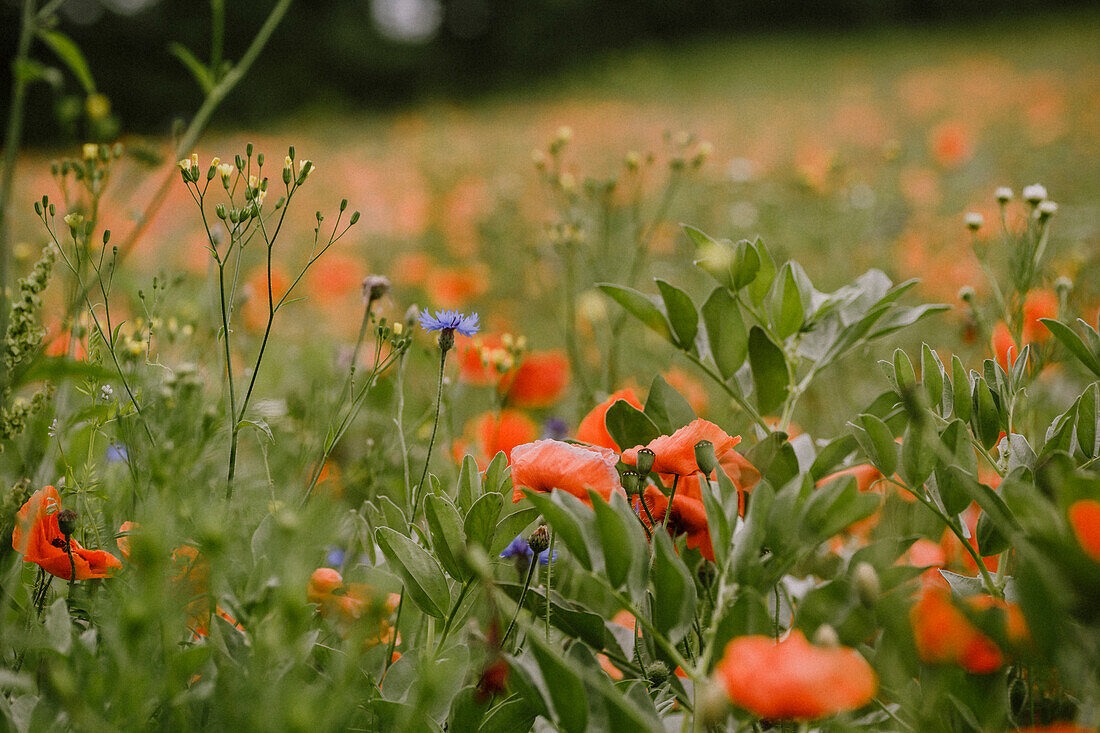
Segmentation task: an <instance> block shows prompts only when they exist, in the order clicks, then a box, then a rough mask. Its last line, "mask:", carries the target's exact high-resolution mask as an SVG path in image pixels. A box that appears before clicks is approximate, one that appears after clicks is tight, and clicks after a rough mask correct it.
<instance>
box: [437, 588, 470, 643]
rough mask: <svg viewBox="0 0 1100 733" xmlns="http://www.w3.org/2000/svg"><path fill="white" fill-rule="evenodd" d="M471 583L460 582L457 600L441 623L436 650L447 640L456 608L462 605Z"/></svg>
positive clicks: (456, 613)
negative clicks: (460, 587)
mask: <svg viewBox="0 0 1100 733" xmlns="http://www.w3.org/2000/svg"><path fill="white" fill-rule="evenodd" d="M472 587H473V584H472V583H470V582H469V581H466V582H465V583H463V584H462V590H460V591H459V592H458V600H457V601H455V605H454V606H453V607H452V608H451V612H450V613H449V614H447V620H446V622H444V624H443V633H441V634H440V635H439V644H438V645H436V650H437V651H438V650H440V649H442V648H443V644H444V643H445V642H446V641H447V636H448V635H449V634H450V633H451V625H452V624H453V623H454V620H455V617H456V616H457V615H458V608H459V606H461V605H462V602H463V601H464V600H466V594H467V593H468V592H469V590H470V588H472Z"/></svg>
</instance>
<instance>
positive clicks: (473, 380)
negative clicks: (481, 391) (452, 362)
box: [458, 333, 504, 387]
mask: <svg viewBox="0 0 1100 733" xmlns="http://www.w3.org/2000/svg"><path fill="white" fill-rule="evenodd" d="M503 348H504V343H503V341H502V340H501V337H500V336H499V335H497V334H495V333H487V334H484V335H481V336H477V337H476V338H472V339H468V340H467V341H466V343H464V344H463V345H462V346H461V347H460V350H459V356H458V378H459V379H460V380H462V381H463V382H466V383H467V384H473V385H476V386H478V387H489V386H492V385H494V384H497V382H499V381H500V374H499V373H498V372H497V370H496V369H495V368H494V367H493V365H492V364H485V363H483V362H482V360H481V354H482V351H483V350H486V351H488V352H492V351H494V350H496V349H501V350H503Z"/></svg>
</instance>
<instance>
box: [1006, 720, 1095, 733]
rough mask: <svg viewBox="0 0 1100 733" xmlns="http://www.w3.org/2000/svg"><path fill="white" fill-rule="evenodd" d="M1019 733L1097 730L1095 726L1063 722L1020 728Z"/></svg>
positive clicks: (1064, 732)
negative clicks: (1089, 726) (1087, 726)
mask: <svg viewBox="0 0 1100 733" xmlns="http://www.w3.org/2000/svg"><path fill="white" fill-rule="evenodd" d="M1018 733H1097V731H1096V729H1095V728H1086V727H1084V726H1082V725H1077V724H1076V723H1068V722H1061V723H1051V724H1050V725H1035V726H1032V727H1030V728H1020V730H1019V732H1018Z"/></svg>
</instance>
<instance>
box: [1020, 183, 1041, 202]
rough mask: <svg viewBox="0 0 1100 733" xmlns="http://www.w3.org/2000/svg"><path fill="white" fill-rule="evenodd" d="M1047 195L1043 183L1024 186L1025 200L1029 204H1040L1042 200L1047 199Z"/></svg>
mask: <svg viewBox="0 0 1100 733" xmlns="http://www.w3.org/2000/svg"><path fill="white" fill-rule="evenodd" d="M1046 197H1047V190H1046V187H1044V186H1042V185H1041V184H1038V183H1033V184H1031V185H1030V186H1024V201H1027V202H1028V203H1029V204H1032V205H1035V204H1038V203H1039V202H1040V201H1043V200H1045V199H1046Z"/></svg>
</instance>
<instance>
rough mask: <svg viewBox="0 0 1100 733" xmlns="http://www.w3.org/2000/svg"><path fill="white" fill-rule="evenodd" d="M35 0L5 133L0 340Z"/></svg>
mask: <svg viewBox="0 0 1100 733" xmlns="http://www.w3.org/2000/svg"><path fill="white" fill-rule="evenodd" d="M34 6H35V0H24V2H23V14H22V17H21V18H20V28H19V41H18V43H17V46H16V51H15V58H14V59H13V60H12V80H11V109H10V110H8V129H7V134H6V135H5V136H4V157H3V159H2V160H0V343H4V341H5V338H6V336H7V333H8V302H9V298H8V279H9V277H10V273H9V270H10V269H11V242H10V241H9V238H10V237H9V232H10V229H11V222H10V217H9V216H8V209H9V207H10V205H11V197H12V191H13V189H14V186H15V159H16V156H17V155H18V152H19V144H20V142H21V141H22V139H23V107H24V105H25V104H26V97H27V79H26V76H25V75H24V74H23V73H21V69H22V67H23V66H24V65H25V64H26V63H27V59H28V56H29V54H30V50H31V39H32V38H33V36H34V31H35V26H36V24H35V22H34V21H35V18H34Z"/></svg>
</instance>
